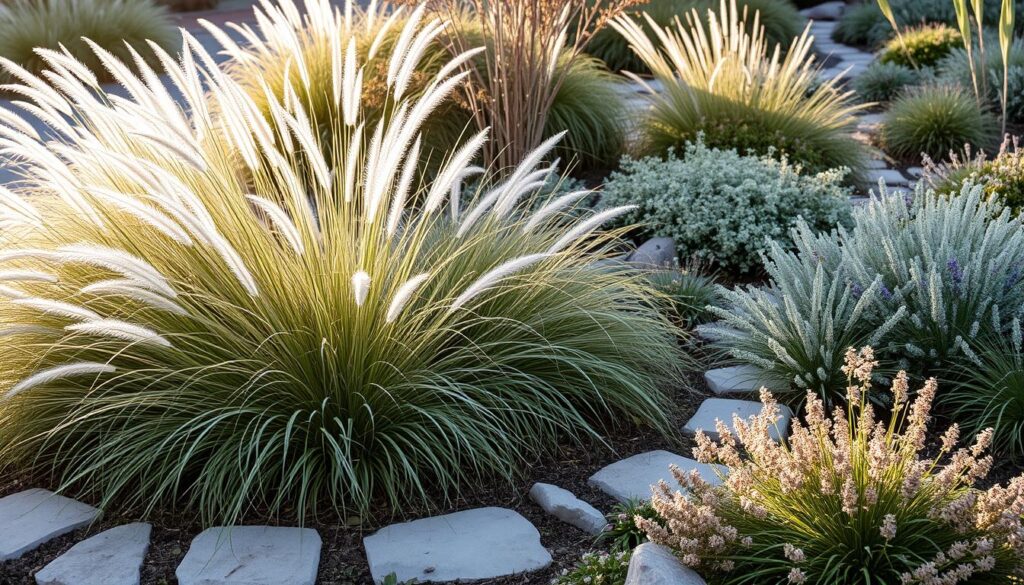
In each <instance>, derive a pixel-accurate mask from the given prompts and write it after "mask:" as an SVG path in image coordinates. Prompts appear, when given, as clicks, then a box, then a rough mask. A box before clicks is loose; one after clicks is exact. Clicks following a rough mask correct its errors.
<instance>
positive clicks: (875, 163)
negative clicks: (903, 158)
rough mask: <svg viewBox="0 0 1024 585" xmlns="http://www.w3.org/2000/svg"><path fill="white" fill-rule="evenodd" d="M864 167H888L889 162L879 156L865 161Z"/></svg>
mask: <svg viewBox="0 0 1024 585" xmlns="http://www.w3.org/2000/svg"><path fill="white" fill-rule="evenodd" d="M864 167H865V168H868V169H887V168H889V163H887V162H885V161H884V160H882V159H879V158H870V159H868V160H867V161H865V162H864Z"/></svg>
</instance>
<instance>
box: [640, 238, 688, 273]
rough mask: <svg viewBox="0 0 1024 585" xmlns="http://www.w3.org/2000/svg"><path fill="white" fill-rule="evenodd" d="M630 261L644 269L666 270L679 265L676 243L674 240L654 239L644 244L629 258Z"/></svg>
mask: <svg viewBox="0 0 1024 585" xmlns="http://www.w3.org/2000/svg"><path fill="white" fill-rule="evenodd" d="M629 261H630V262H631V263H633V264H636V265H637V266H640V267H642V268H665V267H674V266H677V265H678V264H679V262H678V261H677V260H676V241H675V240H673V239H672V238H652V239H650V240H647V241H646V242H644V244H643V245H642V246H640V247H639V248H637V249H636V251H634V252H633V253H632V254H630V256H629Z"/></svg>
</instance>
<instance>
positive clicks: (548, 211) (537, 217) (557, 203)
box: [523, 189, 593, 233]
mask: <svg viewBox="0 0 1024 585" xmlns="http://www.w3.org/2000/svg"><path fill="white" fill-rule="evenodd" d="M592 193H593V191H592V190H589V189H588V190H585V191H573V192H572V193H568V194H565V195H562V196H561V197H558V198H557V199H554V200H552V201H549V202H548V203H547V204H545V205H544V207H541V208H540V209H538V210H537V212H536V213H534V214H533V216H531V217H530V219H529V220H528V221H527V222H526V225H524V226H523V233H529V232H532V231H533V230H535V229H537V227H538V226H540V225H542V224H543V223H544V222H546V221H548V220H549V219H550V218H551V217H552V216H554V215H556V214H558V213H560V212H561V211H563V210H565V209H569V208H571V207H572V206H573V205H575V204H576V203H578V202H579V201H580V200H582V199H583V198H584V197H586V196H588V195H590V194H592Z"/></svg>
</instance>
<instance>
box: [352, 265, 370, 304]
mask: <svg viewBox="0 0 1024 585" xmlns="http://www.w3.org/2000/svg"><path fill="white" fill-rule="evenodd" d="M352 294H353V296H354V297H355V299H356V306H357V307H362V306H363V303H365V302H366V297H367V296H369V294H370V275H369V274H367V273H366V272H365V271H363V270H360V271H358V272H356V273H355V274H353V275H352Z"/></svg>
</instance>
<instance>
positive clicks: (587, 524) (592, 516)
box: [530, 483, 608, 535]
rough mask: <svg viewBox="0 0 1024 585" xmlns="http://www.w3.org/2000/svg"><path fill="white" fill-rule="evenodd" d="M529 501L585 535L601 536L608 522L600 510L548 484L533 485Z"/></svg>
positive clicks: (568, 492) (566, 491)
mask: <svg viewBox="0 0 1024 585" xmlns="http://www.w3.org/2000/svg"><path fill="white" fill-rule="evenodd" d="M530 499H531V500H533V501H534V502H536V503H537V505H538V506H540V507H541V509H543V510H544V511H545V512H547V513H548V514H551V515H552V516H554V517H555V518H558V519H559V520H561V521H562V522H565V523H567V524H572V525H573V526H575V527H576V528H579V529H580V530H582V531H583V532H586V533H587V534H594V535H597V534H601V532H603V531H604V528H605V526H606V525H607V524H608V521H607V520H606V519H605V517H604V514H602V513H601V511H600V510H598V509H597V508H595V507H593V506H591V505H590V504H588V503H587V502H584V501H583V500H581V499H579V498H577V497H576V494H574V493H572V492H570V491H569V490H567V489H564V488H560V487H558V486H557V485H551V484H550V483H535V484H533V487H532V488H530Z"/></svg>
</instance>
